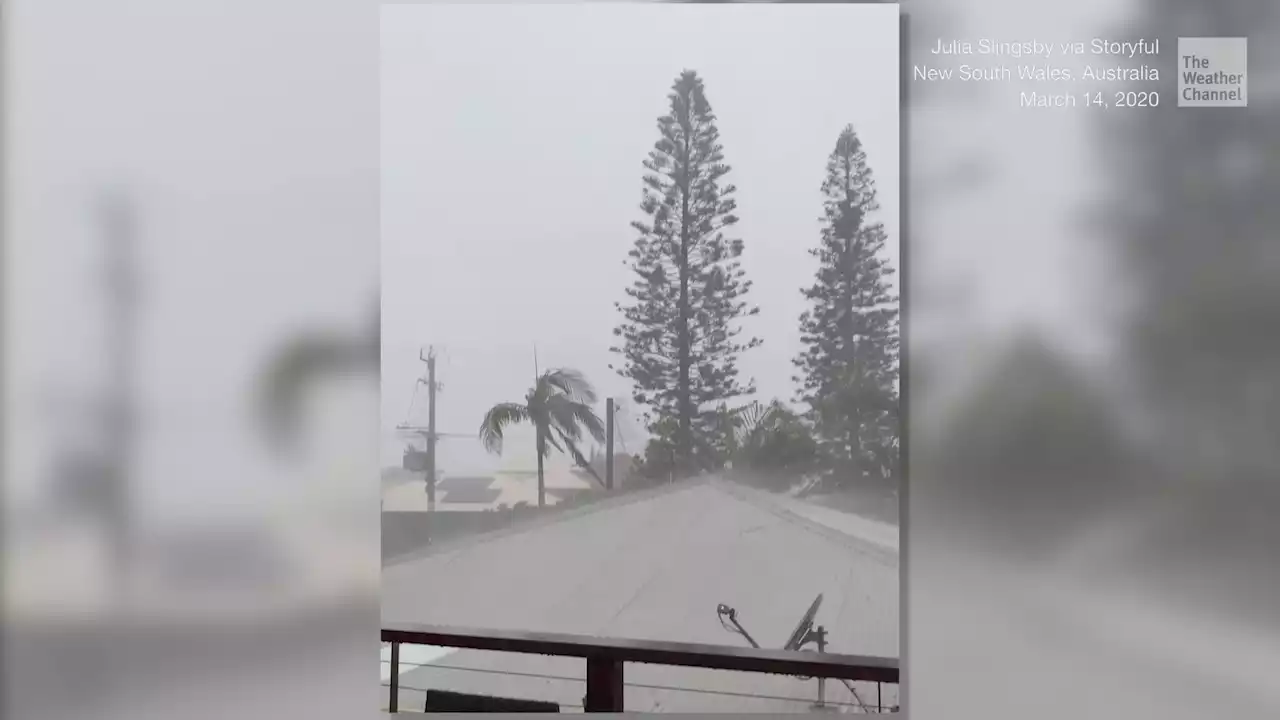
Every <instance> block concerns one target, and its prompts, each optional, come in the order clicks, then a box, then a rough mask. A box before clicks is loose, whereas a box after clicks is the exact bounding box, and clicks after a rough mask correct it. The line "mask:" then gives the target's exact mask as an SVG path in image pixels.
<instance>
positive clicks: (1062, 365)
mask: <svg viewBox="0 0 1280 720" xmlns="http://www.w3.org/2000/svg"><path fill="white" fill-rule="evenodd" d="M5 9H6V12H5V14H4V16H3V23H4V28H3V29H4V41H3V48H4V63H3V66H4V85H3V95H4V100H3V109H4V112H3V118H4V125H5V143H4V167H5V180H4V195H3V198H4V202H3V218H4V251H5V258H4V263H3V267H4V272H5V276H4V290H5V298H4V303H3V307H4V326H3V327H4V335H5V342H4V344H3V347H4V358H3V360H4V362H3V369H4V383H5V386H4V393H3V398H4V404H5V422H4V430H5V435H4V449H3V453H2V454H3V458H4V462H5V468H4V488H5V502H4V512H5V522H4V532H5V542H4V560H5V578H4V584H3V588H4V591H3V592H4V600H5V618H4V625H5V633H4V636H5V639H4V645H3V651H4V653H5V657H4V662H3V667H4V680H5V683H6V688H5V691H4V694H3V697H4V702H5V703H6V707H5V710H6V716H7V717H15V718H20V719H22V720H26V719H27V718H45V717H49V718H64V717H70V716H74V715H76V714H79V713H82V712H84V713H90V712H92V713H94V714H95V715H97V716H98V717H103V718H149V717H172V716H173V715H174V714H176V713H178V712H181V713H182V714H183V716H184V717H195V718H202V717H210V718H212V717H224V716H233V717H248V718H256V717H264V718H265V717H271V716H277V715H279V714H281V713H282V712H284V711H288V712H289V713H290V714H292V715H296V716H307V717H316V718H330V717H332V718H339V717H341V718H347V717H360V716H363V715H364V714H373V713H375V712H377V710H376V708H377V707H378V695H377V685H376V684H375V681H374V676H373V675H372V672H373V670H372V667H373V657H374V655H375V654H376V653H377V652H378V644H377V640H376V639H375V634H374V629H375V628H376V627H378V601H377V583H378V571H379V553H378V525H377V523H378V515H377V512H378V510H377V501H376V497H377V494H378V489H377V488H378V484H377V482H376V481H375V480H374V478H375V477H376V472H377V467H378V448H379V442H380V440H379V436H378V426H379V413H378V386H377V383H378V378H377V374H376V373H377V370H376V368H377V367H378V365H377V360H378V343H379V340H378V325H379V323H378V313H377V307H378V304H377V303H378V262H379V255H378V245H377V243H378V233H379V216H378V204H377V203H378V167H377V162H378V125H377V123H378V117H377V112H378V110H377V108H378V105H377V101H378V52H377V43H378V22H377V4H376V3H374V2H364V1H357V0H341V1H339V2H330V3H322V4H316V3H302V2H299V1H298V0H259V1H258V2H254V3H225V2H224V3H212V2H195V1H193V2H162V1H161V0H129V1H125V0H111V1H109V2H88V1H87V0H38V1H37V0H25V1H24V0H15V1H14V2H11V3H8V4H7V5H6V8H5ZM904 9H905V10H906V11H907V12H908V13H909V15H910V21H909V23H908V47H909V48H911V52H910V54H911V55H912V56H913V57H912V58H910V59H909V60H908V67H905V68H904V73H907V72H909V64H910V63H911V62H925V61H930V62H932V61H934V59H933V58H931V56H929V55H928V54H927V47H928V45H929V44H932V42H933V41H934V40H936V39H937V38H938V37H944V38H951V37H957V38H959V37H967V38H974V39H976V38H979V37H991V38H995V39H1000V40H1013V41H1019V40H1030V39H1039V40H1042V41H1054V42H1057V41H1061V40H1089V39H1091V38H1093V37H1104V38H1113V39H1130V38H1137V37H1144V38H1148V39H1149V38H1153V37H1157V36H1158V37H1160V38H1161V40H1162V55H1161V57H1160V58H1159V59H1158V60H1157V62H1158V63H1159V64H1160V69H1161V72H1162V76H1161V80H1160V81H1159V83H1157V85H1159V89H1160V90H1161V91H1162V95H1163V98H1164V99H1165V101H1166V102H1165V103H1163V104H1162V106H1161V107H1159V108H1154V109H1150V110H1145V109H1142V110H1121V109H1117V108H1112V109H1109V110H1107V111H1099V112H1086V111H1083V108H1080V109H1077V111H1076V112H1071V113H1058V114H1034V113H1030V112H1028V111H1025V110H1019V109H1018V108H1017V106H1016V101H1015V97H1016V88H1013V87H1010V86H1003V87H1001V86H963V85H955V86H945V85H926V84H923V83H912V84H909V85H908V87H907V93H906V97H907V98H908V111H907V113H906V114H905V118H906V120H905V122H906V124H907V128H906V130H907V135H906V137H907V138H908V143H907V147H906V149H905V150H904V152H905V153H906V157H907V160H908V163H909V165H908V167H909V172H908V173H907V177H906V184H907V190H908V194H907V196H906V197H907V198H908V205H907V206H906V209H905V213H906V217H905V218H904V223H903V228H904V233H903V236H904V242H903V266H904V280H905V292H904V300H903V303H904V305H903V310H904V316H905V318H906V320H905V321H904V327H905V328H906V330H907V333H908V342H907V344H906V354H905V357H906V362H907V369H908V375H907V382H906V383H904V388H903V389H904V395H905V396H906V401H907V405H908V414H907V428H908V432H907V435H906V438H907V445H906V452H907V466H908V476H909V478H910V479H909V488H908V491H907V502H906V503H905V504H904V517H903V522H904V528H905V530H906V535H905V537H904V540H903V545H904V552H905V553H906V557H907V560H906V564H905V568H906V573H905V578H904V585H905V589H906V593H905V594H904V597H906V598H908V599H907V600H906V611H907V613H906V615H905V617H906V624H905V627H904V635H903V637H904V639H905V644H904V648H905V649H904V661H905V663H906V665H907V667H908V673H907V678H906V681H905V682H904V686H905V689H904V695H905V696H906V702H905V709H906V711H907V712H908V713H910V714H911V715H913V716H915V717H919V718H935V717H937V718H942V717H948V718H951V717H960V718H966V717H974V718H979V717H982V718H992V717H994V718H1015V717H1025V716H1026V715H1027V714H1032V715H1034V716H1036V717H1040V718H1049V719H1052V718H1057V717H1068V716H1070V717H1074V716H1077V715H1079V714H1088V715H1092V716H1098V717H1173V718H1179V717H1197V718H1200V717H1204V716H1206V715H1207V714H1209V713H1214V714H1215V715H1217V714H1222V715H1228V716H1240V717H1274V716H1276V714H1277V711H1280V689H1278V688H1280V686H1278V685H1277V684H1276V683H1275V682H1274V679H1273V678H1272V677H1271V674H1270V673H1269V672H1268V671H1269V670H1270V669H1271V668H1275V667H1280V619H1278V618H1277V615H1276V614H1275V611H1274V608H1275V607H1276V606H1277V602H1276V601H1277V596H1278V595H1280V592H1278V591H1280V564H1277V562H1276V561H1275V558H1274V553H1273V550H1274V548H1276V547H1278V546H1280V544H1278V541H1280V529H1278V526H1277V525H1276V523H1274V522H1273V521H1272V518H1273V517H1274V516H1275V514H1276V511H1277V509H1280V486H1278V485H1277V482H1276V480H1277V476H1280V449H1278V448H1280V442H1277V440H1280V290H1278V289H1277V288H1280V284H1277V283H1276V282H1275V278H1276V277H1277V273H1278V272H1280V245H1278V244H1277V243H1276V242H1275V235H1276V224H1277V220H1280V218H1277V212H1278V211H1277V209H1276V204H1275V203H1274V202H1273V200H1272V199H1273V198H1274V197H1275V194H1276V191H1277V189H1278V187H1280V154H1278V153H1277V143H1278V142H1280V122H1277V116H1278V114H1280V108H1277V102H1278V100H1277V94H1278V93H1280V81H1278V79H1277V74H1278V72H1280V58H1277V56H1276V50H1275V49H1274V48H1275V47H1276V43H1274V42H1272V41H1273V40H1274V38H1275V36H1276V34H1277V32H1280V19H1278V18H1277V17H1276V10H1275V8H1274V5H1273V4H1270V3H1265V2H1263V1H1262V0H1166V1H1165V2H1160V3H1157V2H1154V0H1125V2H1118V3H1117V2H1101V0H1087V1H1086V2H1075V3H1067V2H1061V1H1059V2H1052V3H1034V4H1025V3H1022V4H1020V3H1014V2H1011V1H1010V0H996V1H991V0H987V1H984V2H977V1H976V0H920V2H909V3H907V4H906V5H904ZM725 11H726V12H733V11H735V9H731V8H726V9H725ZM1246 35H1247V36H1249V38H1250V58H1249V60H1250V63H1249V68H1250V71H1251V72H1250V81H1249V88H1250V104H1249V108H1248V109H1246V110H1236V109H1178V108H1177V107H1176V106H1175V103H1174V100H1173V99H1174V97H1175V88H1176V79H1175V75H1174V73H1173V66H1172V53H1173V51H1174V48H1175V47H1176V38H1177V37H1179V36H1246ZM856 71H857V70H856V68H855V69H851V72H856ZM1143 89H1151V88H1149V87H1146V88H1143Z"/></svg>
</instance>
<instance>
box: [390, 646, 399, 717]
mask: <svg viewBox="0 0 1280 720" xmlns="http://www.w3.org/2000/svg"><path fill="white" fill-rule="evenodd" d="M388 710H390V711H391V712H393V713H398V712H400V643H398V642H395V641H394V640H393V641H392V642H391V703H390V706H389V707H388Z"/></svg>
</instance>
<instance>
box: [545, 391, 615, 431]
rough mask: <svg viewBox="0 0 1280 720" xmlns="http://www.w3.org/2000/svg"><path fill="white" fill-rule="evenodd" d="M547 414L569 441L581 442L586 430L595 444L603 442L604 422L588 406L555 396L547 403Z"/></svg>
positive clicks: (562, 396)
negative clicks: (583, 432)
mask: <svg viewBox="0 0 1280 720" xmlns="http://www.w3.org/2000/svg"><path fill="white" fill-rule="evenodd" d="M547 412H548V414H549V415H550V420H551V423H552V424H553V425H554V426H555V427H556V428H557V429H558V430H560V431H561V432H563V433H565V435H566V436H567V437H569V438H570V439H571V440H573V441H575V442H576V441H578V440H581V439H582V431H583V430H586V432H587V434H588V435H590V436H591V437H592V438H594V439H595V441H596V442H604V435H605V432H604V421H603V420H601V419H600V416H598V415H596V413H595V410H593V409H592V408H591V406H590V405H587V404H586V403H581V402H574V401H573V400H570V399H569V398H568V397H566V396H564V395H557V396H555V397H553V398H551V399H550V400H549V401H548V402H547Z"/></svg>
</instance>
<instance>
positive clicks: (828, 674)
mask: <svg viewBox="0 0 1280 720" xmlns="http://www.w3.org/2000/svg"><path fill="white" fill-rule="evenodd" d="M382 641H383V642H385V643H389V644H390V646H391V677H390V682H389V688H390V703H389V707H388V709H389V710H390V712H393V713H397V712H399V706H400V689H401V687H400V669H401V666H400V646H401V645H431V646H436V647H449V648H459V649H470V650H490V651H497V652H509V653H525V654H534V655H552V656H560V657H576V658H583V659H584V660H586V665H587V667H586V686H587V687H586V697H585V698H584V700H583V705H582V708H583V710H584V711H586V712H623V711H624V707H623V688H624V686H625V685H626V683H624V681H623V666H624V665H625V664H626V663H646V664H653V665H671V666H681V667H695V668H707V669H713V670H735V671H742V672H758V673H768V674H773V675H791V676H801V677H808V678H819V679H832V680H842V681H860V682H874V683H876V684H877V694H879V688H880V686H881V685H884V684H892V685H896V684H898V660H897V658H886V657H873V656H862V655H843V654H837V653H813V652H797V651H791V650H769V649H758V648H741V647H728V646H721V645H703V644H696V643H683V642H658V641H652V640H629V639H621V638H599V637H588V636H582V635H564V634H558V633H538V632H521V631H510V630H480V629H473V628H455V627H440V626H434V625H419V624H405V625H393V626H390V627H384V628H383V629H382ZM669 689H672V690H682V689H685V688H669ZM855 697H856V695H855ZM788 699H795V700H799V699H800V698H788ZM859 703H860V704H862V701H861V700H859ZM876 706H877V708H879V709H884V708H883V705H882V704H881V703H880V702H877V704H876ZM863 709H864V710H867V709H868V708H867V707H866V706H865V705H864V707H863Z"/></svg>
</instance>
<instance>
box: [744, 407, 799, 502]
mask: <svg viewBox="0 0 1280 720" xmlns="http://www.w3.org/2000/svg"><path fill="white" fill-rule="evenodd" d="M733 429H734V432H733V441H732V445H731V447H730V460H729V462H730V464H731V466H732V469H733V474H734V476H736V477H738V478H739V479H743V480H746V481H748V482H752V483H754V484H762V485H767V486H771V487H775V488H777V489H786V488H788V487H790V486H791V485H792V484H793V483H795V482H796V481H797V480H799V479H800V478H801V477H802V476H803V475H805V474H806V473H808V472H811V471H812V470H813V469H814V468H815V466H816V461H817V458H818V445H817V442H816V441H815V439H814V436H813V432H812V429H811V428H810V427H809V426H808V424H807V423H805V422H804V420H803V419H802V418H801V417H800V416H799V415H798V414H796V413H795V412H794V411H792V410H791V409H790V408H788V407H787V406H786V405H784V404H783V403H782V402H780V401H778V400H774V401H773V402H771V403H769V404H768V405H763V404H761V403H759V402H754V403H751V404H750V405H747V406H746V407H744V408H742V409H741V410H740V411H739V412H738V413H736V417H735V418H734V423H733Z"/></svg>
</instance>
